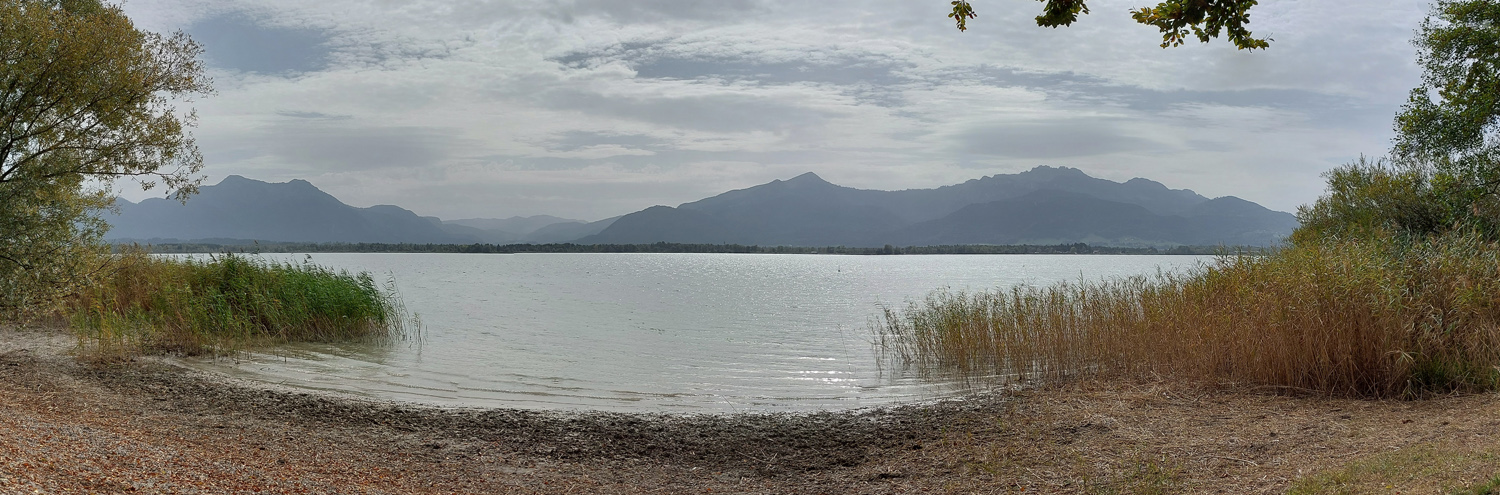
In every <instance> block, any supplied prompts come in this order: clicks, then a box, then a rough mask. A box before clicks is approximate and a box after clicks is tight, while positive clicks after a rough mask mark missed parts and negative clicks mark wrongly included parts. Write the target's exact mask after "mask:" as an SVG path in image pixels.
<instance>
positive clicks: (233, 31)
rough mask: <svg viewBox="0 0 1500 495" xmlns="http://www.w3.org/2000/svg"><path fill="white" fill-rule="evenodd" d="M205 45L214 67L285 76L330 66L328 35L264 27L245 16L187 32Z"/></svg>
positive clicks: (211, 19)
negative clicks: (283, 74) (284, 74)
mask: <svg viewBox="0 0 1500 495" xmlns="http://www.w3.org/2000/svg"><path fill="white" fill-rule="evenodd" d="M187 32H188V33H189V35H191V36H192V37H193V39H194V40H196V41H198V42H199V43H202V44H203V49H204V55H205V57H206V58H207V59H208V62H209V64H210V65H211V66H214V67H220V68H225V69H231V70H237V71H243V72H258V73H263V74H282V73H289V72H292V73H295V72H309V71H316V70H320V69H323V68H325V67H326V66H327V64H328V60H329V53H330V50H329V48H328V43H329V36H328V34H327V33H325V32H323V31H321V30H317V29H311V28H298V27H280V26H271V25H264V24H262V23H261V22H257V20H256V19H255V18H252V17H251V16H250V15H248V14H245V13H230V14H221V15H217V16H214V17H209V18H206V19H202V20H199V21H198V22H195V23H193V25H192V26H189V27H188V28H187Z"/></svg>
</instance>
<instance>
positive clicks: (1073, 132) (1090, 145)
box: [958, 120, 1160, 159]
mask: <svg viewBox="0 0 1500 495" xmlns="http://www.w3.org/2000/svg"><path fill="white" fill-rule="evenodd" d="M958 140H959V149H960V150H962V151H963V152H965V153H974V154H981V155H993V156H1000V157H1005V158H1024V159H1050V158H1069V157H1082V156H1095V155H1104V154H1109V153H1119V152H1126V151H1141V150H1147V149H1151V148H1160V145H1158V144H1156V143H1153V142H1151V141H1149V140H1146V139H1141V138H1138V137H1134V136H1130V135H1128V134H1126V133H1124V132H1122V129H1120V128H1119V126H1118V125H1117V124H1115V123H1111V122H1098V121H1087V120H1073V121H1054V122H1035V123H1032V122H1027V123H1013V124H996V125H989V126H984V127H977V128H974V129H971V130H969V131H967V132H965V133H964V134H962V135H960V136H959V137H958Z"/></svg>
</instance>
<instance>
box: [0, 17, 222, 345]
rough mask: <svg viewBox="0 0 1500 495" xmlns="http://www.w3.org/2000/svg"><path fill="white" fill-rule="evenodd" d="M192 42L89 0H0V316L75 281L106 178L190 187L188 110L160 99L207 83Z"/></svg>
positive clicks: (96, 225)
mask: <svg viewBox="0 0 1500 495" xmlns="http://www.w3.org/2000/svg"><path fill="white" fill-rule="evenodd" d="M201 53H202V49H201V48H200V47H199V45H197V44H196V43H194V42H193V41H192V40H191V39H190V38H188V37H187V35H185V34H182V33H180V32H179V33H177V34H174V35H171V36H162V35H159V34H156V33H151V32H146V31H141V30H138V29H136V28H135V26H134V25H133V24H132V23H131V21H130V19H129V18H128V17H126V16H125V14H124V13H123V12H122V11H121V10H120V8H119V7H118V6H112V5H104V4H102V3H101V2H100V1H99V0H0V319H4V318H5V317H15V316H17V315H20V314H21V313H23V312H28V311H38V310H45V309H46V307H47V305H48V304H50V303H53V302H56V301H57V300H58V298H59V297H60V296H63V295H66V294H68V293H69V292H70V291H72V290H73V289H74V288H76V287H77V285H78V284H80V283H84V282H85V279H86V276H87V275H88V269H89V268H90V266H89V261H90V260H96V259H98V258H97V257H96V256H92V255H97V254H99V253H100V252H101V249H102V247H101V245H100V242H99V241H100V239H101V238H102V236H103V233H104V231H105V229H106V228H107V226H106V225H105V224H104V222H103V221H102V220H100V218H99V216H98V215H99V213H100V212H101V211H102V210H103V209H106V208H108V207H110V205H111V203H112V201H113V197H112V194H111V193H112V184H113V181H114V180H115V179H117V178H121V177H134V178H136V179H137V180H138V181H139V182H140V183H141V185H142V186H143V187H145V188H147V189H149V188H151V187H153V186H155V185H156V184H157V183H158V182H159V183H161V184H163V185H165V186H166V187H167V188H168V189H169V190H171V191H172V194H173V195H174V196H175V197H176V198H178V199H179V200H185V199H186V198H187V196H188V195H190V194H192V193H193V192H195V191H196V189H197V185H198V183H199V181H201V180H202V179H201V177H197V176H196V174H197V173H198V171H199V170H200V169H201V168H202V165H203V159H202V157H201V155H200V154H199V153H198V149H197V147H196V145H195V144H194V142H193V139H192V136H191V135H190V134H189V133H188V132H187V131H186V130H187V128H188V127H190V126H191V125H192V124H193V123H194V116H193V115H192V114H191V113H189V114H186V115H178V114H177V113H176V111H175V109H174V108H173V106H172V104H173V102H174V101H177V100H179V99H187V98H191V97H192V96H194V95H201V94H207V93H209V92H210V91H211V90H210V86H209V80H208V79H207V78H206V77H204V74H203V65H202V63H201V62H200V61H199V60H198V56H199V55H200V54H201Z"/></svg>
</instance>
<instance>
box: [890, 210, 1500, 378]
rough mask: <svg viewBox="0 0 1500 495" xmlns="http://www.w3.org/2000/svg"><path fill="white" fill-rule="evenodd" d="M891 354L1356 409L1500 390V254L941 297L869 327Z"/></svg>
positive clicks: (1376, 255) (1237, 269)
mask: <svg viewBox="0 0 1500 495" xmlns="http://www.w3.org/2000/svg"><path fill="white" fill-rule="evenodd" d="M873 331H874V332H875V334H876V335H875V338H876V343H877V345H878V346H879V347H880V348H882V349H884V350H885V352H886V353H887V355H888V356H890V357H894V358H895V359H896V360H898V361H900V362H902V363H905V364H907V365H915V366H917V367H919V369H922V370H928V371H930V372H940V373H952V374H957V375H959V376H963V377H985V376H999V377H1002V379H1003V380H1010V381H1024V380H1033V379H1045V380H1058V379H1068V378H1075V377H1084V376H1095V377H1101V376H1122V375H1132V374H1135V375H1141V374H1151V375H1156V376H1163V377H1168V378H1171V379H1179V380H1187V381H1195V382H1208V383H1238V384H1247V385H1255V386H1266V387H1272V388H1278V389H1285V390H1310V391H1317V392H1321V393H1328V394H1334V395H1346V396H1357V397H1415V396H1422V395H1427V394H1433V393H1444V392H1449V391H1476V390H1493V389H1496V388H1497V387H1500V246H1497V245H1496V244H1495V243H1492V242H1488V241H1485V240H1483V239H1482V238H1481V237H1480V236H1477V235H1472V234H1448V235H1443V236H1437V237H1432V238H1426V239H1422V240H1410V239H1404V238H1401V237H1399V236H1372V237H1366V238H1362V239H1358V240H1326V241H1323V242H1318V243H1304V244H1303V245H1298V246H1292V247H1287V248H1285V249H1282V250H1281V251H1278V252H1277V253H1275V254H1272V255H1268V256H1246V255H1241V256H1225V257H1222V258H1220V259H1219V260H1218V262H1217V263H1215V264H1213V265H1210V266H1204V267H1201V268H1199V269H1197V270H1196V271H1194V272H1191V273H1188V274H1184V275H1170V274H1158V275H1156V276H1152V277H1145V276H1141V277H1133V278H1126V279H1115V280H1105V281H1099V282H1077V283H1063V284H1057V285H1053V286H1048V287H1017V288H1013V289H1011V290H1008V291H988V292H980V293H972V294H970V293H954V292H949V291H939V292H936V293H933V294H932V295H930V296H928V298H927V299H926V300H924V301H919V302H911V303H908V305H907V306H906V307H905V308H903V309H892V308H886V309H885V311H884V315H883V319H882V320H880V321H878V322H876V323H875V324H874V325H873Z"/></svg>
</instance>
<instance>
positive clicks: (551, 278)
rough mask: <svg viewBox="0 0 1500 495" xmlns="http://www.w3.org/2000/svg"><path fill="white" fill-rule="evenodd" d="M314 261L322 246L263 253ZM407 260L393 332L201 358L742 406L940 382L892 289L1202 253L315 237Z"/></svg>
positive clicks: (334, 380) (667, 405)
mask: <svg viewBox="0 0 1500 495" xmlns="http://www.w3.org/2000/svg"><path fill="white" fill-rule="evenodd" d="M264 257H266V258H268V259H273V260H283V261H295V262H301V261H302V260H304V259H307V258H308V257H309V255H300V254H298V255H264ZM310 259H311V261H312V262H314V263H317V264H320V265H324V266H330V267H334V268H343V269H348V270H351V271H360V270H362V271H369V272H371V273H372V274H374V275H375V277H376V278H377V280H379V279H385V278H393V279H394V281H395V283H396V286H397V288H398V290H399V291H400V294H401V298H402V300H403V301H404V302H405V304H406V306H407V309H409V310H410V311H412V312H414V313H416V314H417V315H418V316H419V317H420V318H421V321H422V327H423V328H422V330H421V335H420V338H419V339H415V340H413V341H409V342H397V343H394V344H389V345H371V344H363V345H297V346H293V347H290V348H288V349H285V350H278V351H277V352H276V353H274V354H252V355H248V356H241V357H240V358H239V359H237V360H230V359H219V360H193V361H190V365H192V366H194V367H198V368H200V369H207V370H212V371H217V372H223V373H228V374H232V375H236V376H240V377H244V378H249V379H253V380H261V381H266V382H273V383H280V384H284V385H290V386H294V387H305V388H315V389H325V390H335V391H341V392H348V393H354V394H359V395H364V396H369V397H374V398H381V399H395V400H402V401H412V402H421V403H429V404H437V405H451V406H480V407H518V408H544V409H603V410H620V411H637V412H729V411H751V410H753V411H786V410H813V409H844V408H855V407H866V406H875V405H882V404H889V403H892V402H901V401H910V400H921V399H932V398H939V397H943V396H946V395H951V394H954V393H958V392H959V391H960V389H959V387H957V386H956V385H954V384H951V383H941V382H933V381H924V380H922V379H919V378H918V377H916V376H913V375H910V374H905V373H902V372H899V371H892V370H890V369H886V370H884V371H882V370H881V369H880V367H879V366H878V362H877V358H876V353H875V352H874V350H873V349H872V346H871V344H870V341H871V338H870V323H871V322H872V321H873V319H874V318H875V317H877V316H878V315H879V314H880V305H881V304H886V305H903V304H904V303H905V302H906V301H909V300H917V299H921V298H923V297H925V296H926V295H927V294H928V293H929V292H931V291H932V290H934V289H938V288H943V287H948V288H951V289H955V290H984V289H990V288H1003V287H1010V286H1013V285H1016V284H1048V283H1052V282H1055V281H1060V280H1071V281H1077V280H1080V279H1085V280H1095V279H1099V278H1104V277H1114V276H1129V275H1137V274H1150V273H1155V272H1156V271H1157V270H1165V271H1178V270H1185V269H1189V268H1192V267H1194V266H1197V265H1198V264H1200V263H1207V262H1210V261H1211V257H1195V256H1084V255H1058V256H1048V255H993V256H986V255H962V256H832V255H744V254H728V255H724V254H515V255H487V254H388V253H382V254H312V255H310Z"/></svg>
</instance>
